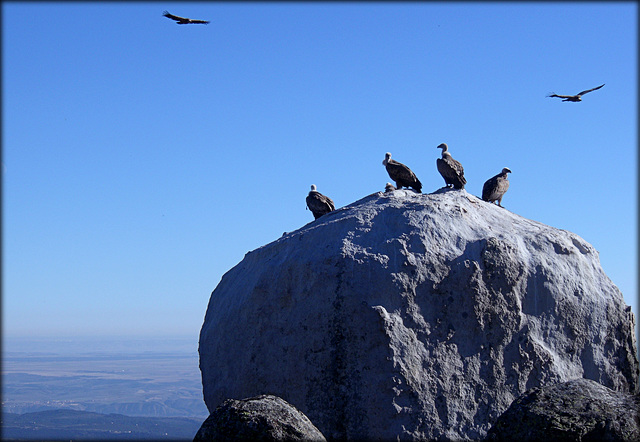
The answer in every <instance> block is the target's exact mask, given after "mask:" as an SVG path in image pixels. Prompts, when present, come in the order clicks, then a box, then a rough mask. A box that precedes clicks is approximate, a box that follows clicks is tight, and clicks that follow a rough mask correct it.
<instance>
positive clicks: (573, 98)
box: [547, 84, 604, 103]
mask: <svg viewBox="0 0 640 442" xmlns="http://www.w3.org/2000/svg"><path fill="white" fill-rule="evenodd" d="M602 86H604V84H601V85H600V86H598V87H594V88H593V89H587V90H586V91H582V92H580V93H579V94H577V95H557V94H554V93H552V94H550V95H547V98H548V97H558V98H563V100H562V101H573V102H574V103H577V102H578V101H582V96H583V95H584V94H588V93H589V92H591V91H595V90H598V89H600V88H601V87H602Z"/></svg>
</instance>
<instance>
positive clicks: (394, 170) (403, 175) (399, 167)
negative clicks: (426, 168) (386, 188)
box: [382, 152, 422, 193]
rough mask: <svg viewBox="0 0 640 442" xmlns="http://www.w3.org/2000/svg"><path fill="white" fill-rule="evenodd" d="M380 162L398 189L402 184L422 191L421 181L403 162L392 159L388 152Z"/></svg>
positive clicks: (419, 191)
mask: <svg viewBox="0 0 640 442" xmlns="http://www.w3.org/2000/svg"><path fill="white" fill-rule="evenodd" d="M382 164H383V165H384V167H385V168H386V169H387V173H388V174H389V177H390V178H391V179H392V180H393V181H395V182H396V187H397V188H398V189H402V186H404V187H412V188H413V189H414V190H415V191H416V192H418V193H422V183H421V182H420V180H419V179H418V177H417V176H416V174H415V173H413V172H412V171H411V169H409V168H408V167H407V166H405V165H404V164H402V163H399V162H397V161H396V160H392V159H391V154H390V153H389V152H387V153H386V154H385V155H384V160H383V161H382Z"/></svg>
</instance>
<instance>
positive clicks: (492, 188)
mask: <svg viewBox="0 0 640 442" xmlns="http://www.w3.org/2000/svg"><path fill="white" fill-rule="evenodd" d="M508 173H511V170H510V169H509V168H508V167H505V168H504V169H502V172H500V173H499V174H498V175H496V176H494V177H493V178H489V179H488V180H487V181H486V182H485V183H484V186H482V199H483V200H484V201H488V202H490V203H493V202H494V201H497V202H498V205H499V206H500V207H502V204H500V202H501V201H502V197H503V196H504V194H505V193H506V192H507V189H509V179H508V178H507V174H508Z"/></svg>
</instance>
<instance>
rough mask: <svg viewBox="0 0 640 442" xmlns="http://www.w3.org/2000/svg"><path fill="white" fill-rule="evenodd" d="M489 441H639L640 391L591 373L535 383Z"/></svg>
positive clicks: (501, 420) (505, 415) (489, 435)
mask: <svg viewBox="0 0 640 442" xmlns="http://www.w3.org/2000/svg"><path fill="white" fill-rule="evenodd" d="M486 440H487V441H492V442H497V441H505V442H506V441H512V440H517V441H522V442H525V441H541V440H546V441H621V442H622V441H625V442H626V441H637V440H640V397H639V396H637V395H631V394H628V393H619V392H615V391H613V390H611V389H609V388H607V387H605V386H603V385H600V384H598V383H597V382H594V381H591V380H588V379H575V380H572V381H569V382H562V383H559V384H554V385H550V386H547V387H537V388H532V389H531V390H529V391H527V392H526V393H525V394H523V395H522V396H520V397H519V398H518V399H516V400H515V401H513V403H512V404H511V406H510V407H509V408H508V409H507V410H506V411H505V412H504V413H503V414H502V415H501V416H500V417H499V418H498V420H497V421H496V423H495V424H494V425H493V427H492V428H491V429H490V430H489V432H488V433H487V438H486Z"/></svg>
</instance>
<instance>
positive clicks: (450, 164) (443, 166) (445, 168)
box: [436, 143, 467, 189]
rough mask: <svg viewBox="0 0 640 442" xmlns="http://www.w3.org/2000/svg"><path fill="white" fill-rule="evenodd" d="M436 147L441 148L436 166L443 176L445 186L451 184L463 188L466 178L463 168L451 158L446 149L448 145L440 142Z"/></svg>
mask: <svg viewBox="0 0 640 442" xmlns="http://www.w3.org/2000/svg"><path fill="white" fill-rule="evenodd" d="M437 148H438V149H442V158H438V159H437V160H436V165H437V166H438V172H440V175H442V178H444V182H445V184H446V186H447V187H451V186H453V187H454V188H456V189H464V185H465V184H467V180H466V179H465V177H464V168H463V167H462V164H460V162H459V161H456V160H454V159H453V157H452V156H451V154H450V153H449V152H448V151H447V150H448V149H449V147H448V146H447V144H446V143H442V144H440V145H439V146H438V147H437Z"/></svg>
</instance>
